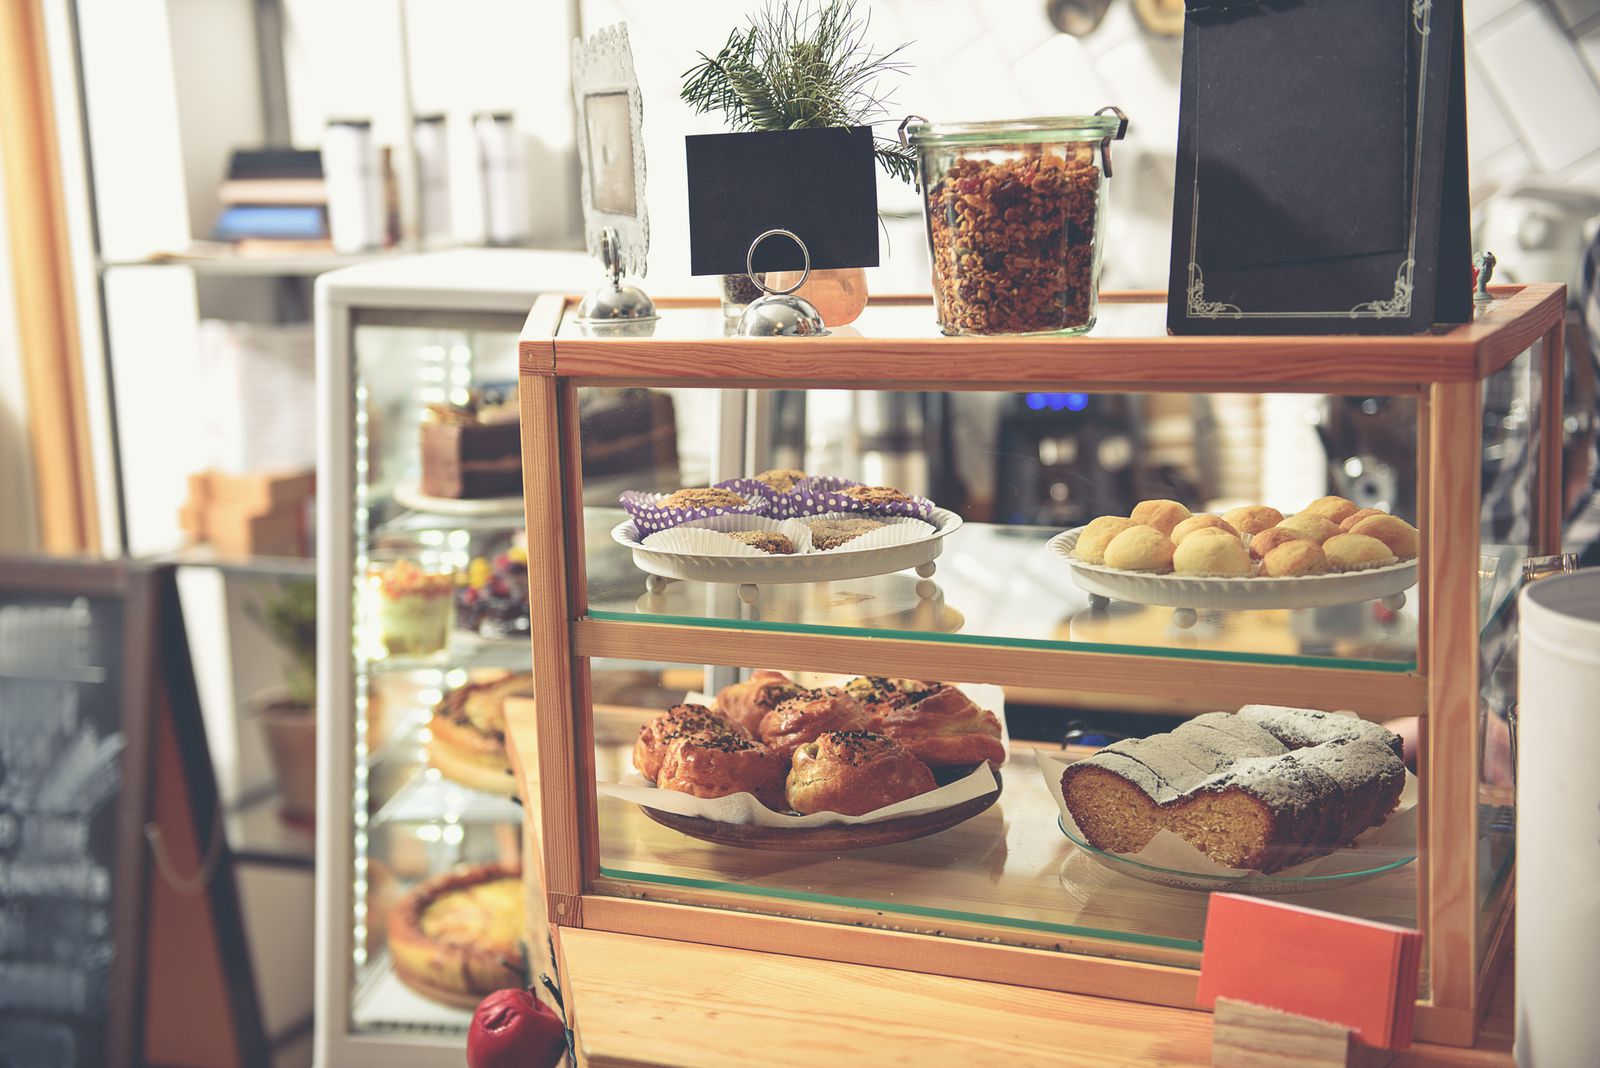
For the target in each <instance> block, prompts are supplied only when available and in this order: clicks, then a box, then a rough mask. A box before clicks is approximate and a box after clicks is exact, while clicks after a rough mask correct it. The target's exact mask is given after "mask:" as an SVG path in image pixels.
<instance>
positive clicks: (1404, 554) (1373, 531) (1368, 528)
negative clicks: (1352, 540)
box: [1350, 515, 1417, 560]
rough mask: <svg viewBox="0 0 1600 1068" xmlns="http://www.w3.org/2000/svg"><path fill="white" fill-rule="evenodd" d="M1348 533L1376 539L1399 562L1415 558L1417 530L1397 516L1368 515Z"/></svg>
mask: <svg viewBox="0 0 1600 1068" xmlns="http://www.w3.org/2000/svg"><path fill="white" fill-rule="evenodd" d="M1350 533H1352V534H1361V535H1364V536H1366V537H1369V538H1377V539H1378V540H1379V541H1381V542H1383V543H1384V544H1385V545H1387V546H1388V547H1389V551H1390V552H1392V553H1394V554H1395V556H1397V557H1399V558H1400V559H1401V560H1415V559H1416V558H1417V528H1416V527H1414V526H1412V525H1411V524H1410V523H1407V522H1406V521H1405V520H1404V519H1401V518H1400V517H1399V516H1397V515H1369V516H1367V518H1365V519H1363V520H1362V521H1361V522H1359V523H1357V524H1356V525H1355V526H1354V527H1352V528H1351V529H1350Z"/></svg>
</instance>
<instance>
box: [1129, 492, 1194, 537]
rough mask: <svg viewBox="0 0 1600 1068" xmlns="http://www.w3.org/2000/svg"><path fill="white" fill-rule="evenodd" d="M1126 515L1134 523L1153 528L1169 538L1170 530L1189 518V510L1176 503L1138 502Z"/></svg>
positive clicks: (1165, 501) (1158, 501) (1161, 501)
mask: <svg viewBox="0 0 1600 1068" xmlns="http://www.w3.org/2000/svg"><path fill="white" fill-rule="evenodd" d="M1128 514H1129V517H1130V518H1132V519H1133V521H1134V522H1135V523H1138V524H1140V525H1142V526H1147V527H1154V528H1156V529H1157V530H1159V531H1161V533H1162V534H1164V535H1166V536H1167V537H1169V538H1170V537H1172V528H1173V527H1175V526H1177V525H1178V524H1179V523H1181V522H1183V521H1184V520H1185V519H1188V518H1189V509H1187V508H1185V507H1184V506H1183V505H1181V504H1179V503H1178V502H1177V501H1167V500H1154V501H1140V502H1139V503H1138V504H1136V505H1134V506H1133V511H1132V512H1130V513H1128Z"/></svg>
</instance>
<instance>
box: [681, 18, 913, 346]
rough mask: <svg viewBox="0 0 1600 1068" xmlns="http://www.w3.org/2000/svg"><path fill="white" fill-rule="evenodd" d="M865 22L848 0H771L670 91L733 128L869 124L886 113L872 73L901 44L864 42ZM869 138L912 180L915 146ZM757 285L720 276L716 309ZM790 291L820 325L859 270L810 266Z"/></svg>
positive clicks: (791, 276)
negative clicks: (879, 48)
mask: <svg viewBox="0 0 1600 1068" xmlns="http://www.w3.org/2000/svg"><path fill="white" fill-rule="evenodd" d="M870 21H871V20H870V17H869V16H867V15H859V16H858V15H857V14H856V0H822V2H821V3H813V2H811V0H804V2H792V0H776V2H773V3H769V4H768V6H767V7H766V8H765V9H763V10H762V11H761V12H759V13H757V14H754V15H752V16H750V20H749V23H748V25H747V26H746V27H744V28H742V29H735V30H734V31H733V32H732V33H731V34H729V35H728V41H727V43H726V44H724V45H723V46H722V49H721V50H720V51H719V52H717V54H716V55H714V56H710V55H706V54H705V53H704V52H702V53H700V60H699V62H697V63H696V64H695V65H694V66H693V67H691V68H689V70H687V71H685V72H684V75H683V89H682V92H681V93H680V95H681V96H682V98H683V100H684V101H685V102H686V103H687V104H688V105H689V106H690V107H691V108H692V109H693V110H694V111H695V113H696V114H701V115H704V114H709V113H712V112H718V113H721V115H722V116H723V117H724V118H725V119H726V120H727V123H728V127H729V129H731V130H732V131H733V132H735V133H752V132H771V131H782V130H808V129H821V128H834V127H854V126H866V125H870V124H871V122H872V120H873V119H876V118H882V117H884V116H885V115H887V114H888V111H887V107H886V105H887V104H888V102H889V98H890V96H891V93H889V92H884V91H882V89H881V86H880V82H881V79H882V78H883V76H884V75H889V74H903V73H904V72H905V68H906V65H905V63H904V62H902V61H900V60H898V59H897V58H896V57H897V56H898V55H899V54H900V52H901V51H902V50H903V49H904V48H905V47H906V46H905V45H904V44H901V45H897V46H896V47H894V48H892V49H890V50H889V51H887V52H875V51H873V50H872V48H871V47H870V46H869V45H868V44H867V41H866V34H867V30H868V26H869V24H870ZM872 142H873V154H874V156H875V158H876V159H877V161H878V164H879V166H881V167H882V168H883V169H884V171H886V172H887V173H888V174H889V175H891V176H892V177H894V178H898V179H900V180H901V181H903V182H906V183H908V184H914V183H915V181H916V155H915V153H913V152H912V151H911V150H910V149H908V148H906V147H905V146H904V145H901V144H900V143H899V142H898V141H895V140H893V139H890V138H885V137H878V136H877V135H876V134H875V133H874V135H873V138H872ZM799 278H800V274H799V272H787V271H785V272H773V273H771V274H769V275H768V276H767V277H766V279H765V281H766V282H767V284H768V285H769V286H771V287H772V288H774V289H783V288H786V287H788V286H790V285H792V284H794V282H796V281H798V280H799ZM760 292H761V291H760V290H759V289H758V288H757V287H756V286H755V284H754V283H753V282H752V281H751V280H750V279H749V278H747V277H746V276H745V275H742V274H738V275H733V274H730V275H726V276H724V278H723V310H724V312H727V313H729V314H732V315H737V314H739V313H740V312H742V311H743V309H744V306H745V305H746V304H748V303H749V302H750V301H751V300H753V299H754V298H755V297H757V296H760ZM798 294H799V295H800V296H802V297H804V298H805V299H807V300H809V301H810V302H811V303H812V304H814V305H816V307H817V310H818V311H820V312H821V313H822V317H823V322H824V323H825V324H827V325H828V326H842V325H844V324H845V323H849V322H852V321H853V320H854V319H855V318H856V316H858V315H860V314H861V309H862V308H864V307H865V306H866V303H867V286H866V271H865V270H864V269H863V268H860V267H850V268H845V269H839V270H818V271H814V272H812V274H811V277H810V278H809V280H807V282H806V283H805V285H804V286H802V287H801V288H800V289H799V290H798Z"/></svg>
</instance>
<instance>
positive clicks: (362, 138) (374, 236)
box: [322, 119, 383, 255]
mask: <svg viewBox="0 0 1600 1068" xmlns="http://www.w3.org/2000/svg"><path fill="white" fill-rule="evenodd" d="M322 176H323V180H324V181H325V182H326V183H327V186H328V233H329V235H330V236H331V237H332V238H333V248H334V251H335V252H342V253H344V254H346V255H349V254H352V253H356V252H365V251H366V250H367V249H371V248H377V247H378V246H380V245H382V244H383V174H382V167H381V165H380V163H379V158H378V146H377V144H376V143H375V142H374V141H373V139H372V123H371V122H368V121H367V120H366V119H330V120H328V125H327V128H326V129H325V130H324V131H323V134H322Z"/></svg>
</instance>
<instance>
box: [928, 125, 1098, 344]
mask: <svg viewBox="0 0 1600 1068" xmlns="http://www.w3.org/2000/svg"><path fill="white" fill-rule="evenodd" d="M1108 110H1114V109H1108ZM1126 129H1127V120H1126V119H1125V118H1124V117H1123V116H1122V115H1121V113H1120V112H1118V113H1116V114H1114V115H1104V116H1101V115H1074V116H1066V117H1061V118H1047V119H1019V120H1013V121H1008V122H966V123H930V122H926V121H908V122H907V123H906V124H905V126H904V127H903V134H904V136H905V138H906V143H907V144H909V145H910V146H911V147H912V148H914V149H916V152H917V160H918V181H919V184H920V185H921V188H922V206H923V215H924V219H925V220H926V223H927V229H928V253H929V257H930V258H931V260H932V261H933V299H934V307H935V309H936V311H937V312H938V316H939V326H940V328H941V329H942V330H943V331H944V332H945V333H946V334H1081V333H1083V332H1085V331H1087V330H1088V329H1089V328H1091V327H1092V326H1094V321H1095V313H1096V309H1097V306H1098V302H1099V286H1100V246H1101V238H1102V234H1103V232H1104V229H1105V226H1104V223H1105V212H1104V206H1105V204H1104V200H1105V186H1106V182H1105V180H1106V179H1107V178H1109V177H1110V175H1111V166H1110V159H1109V155H1110V142H1111V141H1113V140H1116V139H1118V138H1120V137H1121V136H1122V135H1123V133H1124V132H1125V130H1126ZM1097 149H1098V152H1097Z"/></svg>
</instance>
